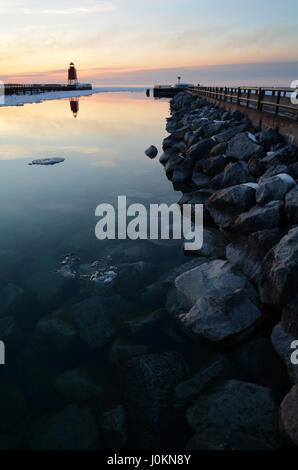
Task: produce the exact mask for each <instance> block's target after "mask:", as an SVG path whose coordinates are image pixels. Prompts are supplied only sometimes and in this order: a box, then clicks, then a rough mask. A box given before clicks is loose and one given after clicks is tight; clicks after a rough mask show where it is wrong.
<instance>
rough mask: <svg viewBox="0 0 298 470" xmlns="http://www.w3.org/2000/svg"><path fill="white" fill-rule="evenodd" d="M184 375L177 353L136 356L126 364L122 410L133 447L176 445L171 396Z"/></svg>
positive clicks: (183, 365)
mask: <svg viewBox="0 0 298 470" xmlns="http://www.w3.org/2000/svg"><path fill="white" fill-rule="evenodd" d="M186 373H187V367H186V364H185V362H184V360H183V358H182V356H181V355H180V354H179V353H176V352H170V351H169V352H163V353H160V354H149V355H145V356H139V357H136V358H134V359H132V360H131V361H129V362H128V363H127V366H126V369H125V371H124V373H123V382H124V396H125V408H126V411H127V417H128V425H129V427H130V429H131V432H132V435H131V438H132V439H133V442H134V446H135V447H136V448H141V449H152V448H157V449H161V448H163V447H164V446H168V445H172V446H173V445H175V442H174V441H175V429H176V419H175V416H174V415H173V411H172V407H173V404H172V393H173V391H174V388H175V386H176V384H177V383H178V382H181V381H182V380H183V379H184V377H185V376H186ZM171 429H172V430H173V433H171V432H170V430H171Z"/></svg>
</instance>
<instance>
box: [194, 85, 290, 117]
mask: <svg viewBox="0 0 298 470" xmlns="http://www.w3.org/2000/svg"><path fill="white" fill-rule="evenodd" d="M188 91H189V92H190V93H192V94H195V95H198V96H202V97H205V98H208V97H209V98H213V99H216V100H219V101H224V102H228V103H234V104H238V105H239V106H245V107H246V108H252V109H255V110H257V111H262V112H267V113H270V114H274V115H275V116H283V117H290V118H292V119H296V120H298V105H295V104H292V102H291V99H290V97H291V96H292V95H293V93H294V92H295V90H294V89H293V88H279V87H274V88H268V87H247V86H246V87H205V86H197V87H189V88H188Z"/></svg>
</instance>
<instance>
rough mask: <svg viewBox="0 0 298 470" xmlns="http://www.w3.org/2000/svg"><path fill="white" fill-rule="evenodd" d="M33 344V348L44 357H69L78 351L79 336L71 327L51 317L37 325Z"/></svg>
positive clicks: (61, 320)
mask: <svg viewBox="0 0 298 470" xmlns="http://www.w3.org/2000/svg"><path fill="white" fill-rule="evenodd" d="M33 344H34V348H35V349H36V350H37V351H38V352H39V353H40V354H42V355H44V356H47V357H50V358H52V357H58V358H59V357H64V356H68V357H69V356H71V355H73V354H75V353H76V352H77V350H78V347H79V335H78V332H77V330H76V328H75V327H74V326H73V325H71V324H69V323H67V322H66V321H64V320H63V319H60V318H57V317H55V316H54V315H51V316H49V317H47V318H43V319H41V320H40V321H39V322H38V323H37V325H36V328H35V331H34V335H33Z"/></svg>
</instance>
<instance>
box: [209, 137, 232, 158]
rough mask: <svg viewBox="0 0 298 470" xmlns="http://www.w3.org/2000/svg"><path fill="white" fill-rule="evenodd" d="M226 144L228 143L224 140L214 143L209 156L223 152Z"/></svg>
mask: <svg viewBox="0 0 298 470" xmlns="http://www.w3.org/2000/svg"><path fill="white" fill-rule="evenodd" d="M215 138H216V137H215ZM227 146H228V144H227V143H226V142H221V143H220V144H217V145H214V147H213V148H212V149H211V151H210V156H211V157H216V156H218V155H223V154H225V153H226V150H227Z"/></svg>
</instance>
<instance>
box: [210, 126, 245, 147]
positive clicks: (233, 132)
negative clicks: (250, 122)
mask: <svg viewBox="0 0 298 470" xmlns="http://www.w3.org/2000/svg"><path fill="white" fill-rule="evenodd" d="M246 129H247V124H240V125H239V126H235V127H231V128H229V129H226V130H224V131H222V132H220V133H219V134H216V135H215V136H214V139H215V141H216V142H217V143H220V144H222V143H225V142H228V141H229V140H231V139H232V138H233V137H235V136H237V135H238V134H240V133H242V132H243V131H245V130H246Z"/></svg>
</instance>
